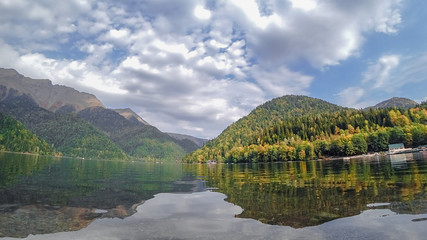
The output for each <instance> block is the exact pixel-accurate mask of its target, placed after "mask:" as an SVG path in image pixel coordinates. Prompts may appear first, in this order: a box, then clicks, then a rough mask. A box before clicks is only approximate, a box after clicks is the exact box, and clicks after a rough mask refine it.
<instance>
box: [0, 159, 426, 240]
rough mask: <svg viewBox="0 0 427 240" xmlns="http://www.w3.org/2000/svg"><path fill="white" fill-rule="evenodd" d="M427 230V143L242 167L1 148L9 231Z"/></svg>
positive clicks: (270, 235)
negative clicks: (390, 151)
mask: <svg viewBox="0 0 427 240" xmlns="http://www.w3.org/2000/svg"><path fill="white" fill-rule="evenodd" d="M425 236H427V152H425V151H424V152H418V153H413V154H412V153H411V154H399V155H392V156H372V157H366V158H354V159H350V160H348V159H346V160H344V159H340V160H329V161H323V160H322V161H320V160H319V161H308V162H287V163H273V164H234V165H232V164H212V165H207V164H166V163H141V162H114V161H96V160H82V159H71V158H70V159H69V158H54V157H46V156H32V155H23V154H11V153H0V238H2V239H15V238H25V239H245V240H246V239H399V240H400V239H425Z"/></svg>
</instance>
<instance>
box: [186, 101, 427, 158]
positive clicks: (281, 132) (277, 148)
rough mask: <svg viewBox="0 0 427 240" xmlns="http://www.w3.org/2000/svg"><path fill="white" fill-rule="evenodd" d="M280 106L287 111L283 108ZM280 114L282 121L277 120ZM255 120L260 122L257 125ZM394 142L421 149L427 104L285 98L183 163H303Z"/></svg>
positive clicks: (265, 106) (426, 138)
mask: <svg viewBox="0 0 427 240" xmlns="http://www.w3.org/2000/svg"><path fill="white" fill-rule="evenodd" d="M283 102H286V104H285V105H286V106H290V108H283V105H284V104H283ZM288 103H290V104H288ZM280 113H282V115H281V116H286V117H282V118H281V119H280V120H277V119H278V118H277V117H278V116H280ZM259 119H264V120H261V121H260V122H258V124H257V121H256V120H259ZM254 120H255V121H254ZM259 123H262V124H263V125H264V126H262V125H260V124H259ZM245 126H246V129H254V130H245ZM253 126H256V127H255V128H253ZM395 143H403V144H404V146H406V147H410V148H416V147H418V146H420V145H425V144H427V105H424V104H421V105H417V107H415V108H410V109H409V110H404V109H397V108H395V107H392V108H384V109H383V108H380V109H374V108H371V109H368V110H356V109H346V108H342V107H339V106H336V105H333V104H329V103H326V102H324V101H322V100H319V99H313V98H308V97H301V96H296V97H295V96H285V97H283V98H280V99H274V100H272V101H271V102H269V103H266V104H263V105H261V106H260V107H258V108H257V109H255V110H254V111H252V112H251V113H250V114H249V115H248V116H246V117H244V118H242V119H240V120H239V121H238V122H236V123H235V124H233V125H231V126H230V127H229V128H227V129H226V130H225V131H224V132H223V133H221V135H220V136H219V137H218V138H217V139H214V140H212V141H210V142H208V143H206V144H205V146H204V147H202V148H201V149H198V150H196V151H194V152H193V153H191V154H189V155H187V156H186V157H185V158H184V161H185V162H205V161H207V160H209V159H216V160H217V161H220V162H233V163H240V162H274V161H292V160H298V161H303V160H313V159H319V158H325V157H331V156H353V155H360V154H366V153H368V152H380V151H387V150H388V148H389V144H395Z"/></svg>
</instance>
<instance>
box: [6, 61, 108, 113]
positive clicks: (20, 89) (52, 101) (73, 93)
mask: <svg viewBox="0 0 427 240" xmlns="http://www.w3.org/2000/svg"><path fill="white" fill-rule="evenodd" d="M11 89H14V90H15V91H14V94H15V95H17V96H19V95H22V94H26V95H28V96H29V97H31V98H32V99H33V100H34V101H35V102H36V103H37V104H38V105H39V106H40V107H42V108H44V109H47V110H49V111H52V112H56V111H57V110H58V109H61V111H66V112H78V111H80V110H82V109H85V108H87V107H104V105H103V104H102V103H101V101H99V100H98V99H97V98H96V97H95V96H94V95H92V94H89V93H84V92H79V91H77V90H75V89H74V88H71V87H66V86H61V85H52V82H51V81H50V80H47V79H32V78H28V77H25V76H23V75H21V74H19V73H18V72H17V71H16V70H14V69H5V68H0V101H2V100H4V99H5V98H7V97H8V96H9V95H10V94H11Z"/></svg>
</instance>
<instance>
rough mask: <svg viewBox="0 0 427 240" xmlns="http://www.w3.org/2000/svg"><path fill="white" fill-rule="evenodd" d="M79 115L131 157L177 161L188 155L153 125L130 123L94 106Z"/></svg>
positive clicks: (117, 115)
mask: <svg viewBox="0 0 427 240" xmlns="http://www.w3.org/2000/svg"><path fill="white" fill-rule="evenodd" d="M78 116H79V117H81V118H83V119H85V120H86V121H88V122H89V123H91V124H93V125H94V126H96V127H97V128H98V129H99V130H101V131H102V132H104V133H105V134H107V135H108V136H109V138H110V139H111V140H112V141H113V142H114V143H116V144H117V145H118V146H120V147H121V148H122V149H123V150H124V151H125V152H127V153H128V154H130V155H131V156H134V157H138V158H144V159H160V160H175V161H176V160H180V159H181V158H182V157H183V156H184V155H185V151H184V147H182V146H180V145H179V143H178V142H176V141H175V140H174V139H172V138H171V137H170V136H169V135H167V134H165V133H163V132H161V131H160V130H158V129H157V128H155V127H153V126H151V125H146V124H143V123H141V122H140V121H132V119H130V120H128V119H126V118H125V117H123V116H122V115H121V114H119V113H118V112H116V111H115V110H110V109H105V108H101V107H92V108H86V109H84V110H82V111H80V112H79V113H78ZM192 150H193V149H192Z"/></svg>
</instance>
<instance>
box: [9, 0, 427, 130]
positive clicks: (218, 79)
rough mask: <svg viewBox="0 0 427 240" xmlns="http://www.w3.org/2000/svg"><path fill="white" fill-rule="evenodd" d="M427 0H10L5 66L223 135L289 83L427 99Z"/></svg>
mask: <svg viewBox="0 0 427 240" xmlns="http://www.w3.org/2000/svg"><path fill="white" fill-rule="evenodd" d="M426 6H427V2H425V1H416V0H358V1H354V0H280V1H279V0H266V1H260V0H218V1H214V0H179V1H178V0H144V1H142V0H141V1H138V0H124V1H113V0H105V1H94V0H69V1H57V0H39V1H30V0H13V1H12V0H3V1H1V2H0V67H3V68H14V69H16V70H17V71H18V72H20V73H22V74H24V75H25V76H28V77H31V78H48V79H50V80H52V82H53V83H54V84H61V85H66V86H70V87H73V88H75V89H77V90H80V91H84V92H89V93H93V94H95V95H96V96H97V97H98V98H99V99H100V100H101V101H102V102H103V103H104V105H105V106H106V107H109V108H124V107H130V108H131V109H133V110H134V111H135V112H137V113H138V114H139V115H140V116H141V117H142V118H143V119H145V120H146V121H148V122H149V123H150V124H152V125H154V126H156V127H158V128H159V129H160V130H162V131H166V132H176V133H183V134H190V135H193V136H197V137H204V138H213V137H215V136H217V135H218V134H219V133H220V132H221V131H222V130H223V129H225V128H226V127H227V126H228V125H230V124H231V123H232V122H234V121H236V120H238V119H239V118H240V117H242V116H245V115H246V114H248V113H249V112H250V111H251V110H252V109H253V108H255V107H256V106H257V105H259V104H262V103H264V102H265V101H267V100H270V99H272V98H275V97H280V96H283V95H286V94H298V95H308V96H311V97H316V98H321V99H324V100H326V101H329V102H332V103H335V104H339V105H342V106H347V107H355V108H363V107H366V106H370V105H374V104H376V103H378V102H380V101H383V100H386V99H389V98H391V97H394V96H399V97H407V98H411V99H413V100H415V101H418V102H420V101H424V100H426V97H427V96H426V89H427V41H426V38H427V28H426V27H425V23H426V22H427V14H425V12H426V10H427V9H426Z"/></svg>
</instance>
